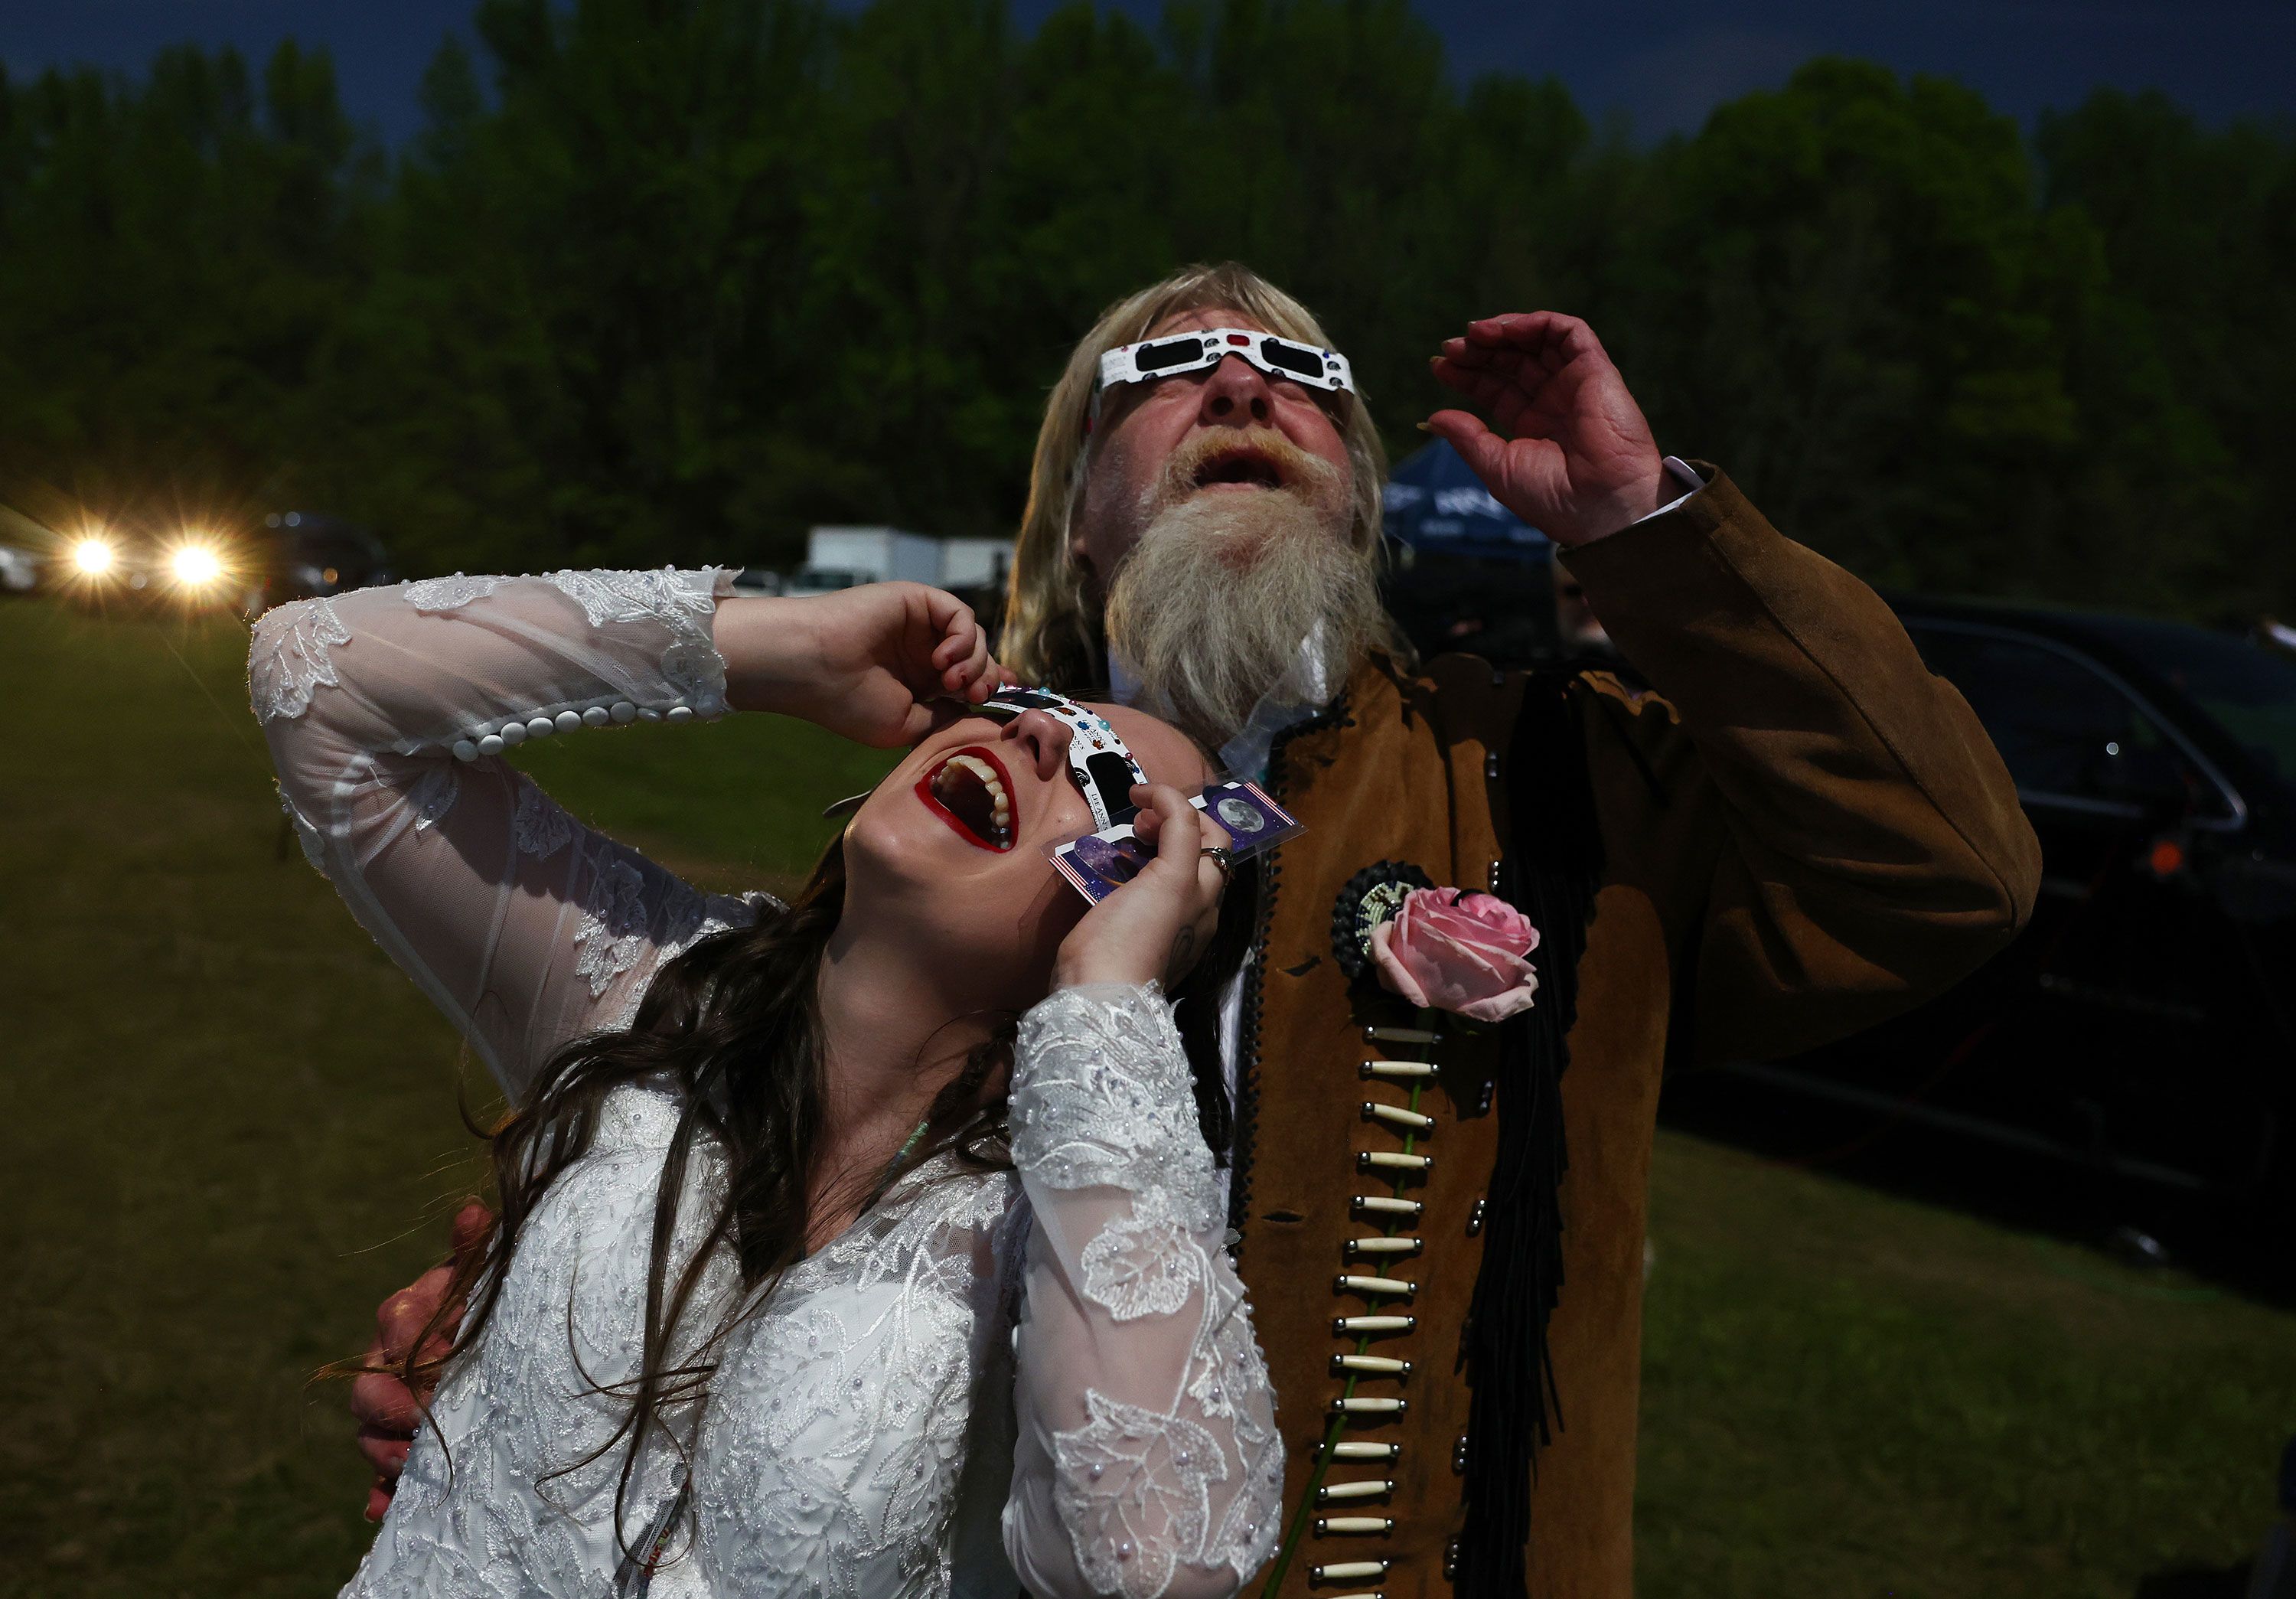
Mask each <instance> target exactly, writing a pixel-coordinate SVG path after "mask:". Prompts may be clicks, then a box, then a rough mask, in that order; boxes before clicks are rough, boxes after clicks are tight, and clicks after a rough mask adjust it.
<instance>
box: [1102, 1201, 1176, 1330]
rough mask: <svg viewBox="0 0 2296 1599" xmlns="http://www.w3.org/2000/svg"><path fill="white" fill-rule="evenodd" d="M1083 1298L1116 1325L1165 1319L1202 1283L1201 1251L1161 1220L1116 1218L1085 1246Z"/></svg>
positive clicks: (1166, 1220) (1173, 1223) (1166, 1219)
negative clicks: (1164, 1317) (1104, 1312)
mask: <svg viewBox="0 0 2296 1599" xmlns="http://www.w3.org/2000/svg"><path fill="white" fill-rule="evenodd" d="M1083 1265H1084V1295H1085V1298H1087V1299H1088V1300H1092V1301H1093V1302H1094V1303H1095V1304H1096V1305H1100V1306H1103V1307H1104V1308H1106V1309H1107V1311H1108V1313H1109V1314H1110V1315H1111V1316H1114V1317H1115V1318H1116V1319H1117V1320H1118V1321H1120V1322H1129V1321H1137V1320H1138V1319H1139V1318H1140V1317H1142V1316H1169V1315H1171V1314H1172V1313H1173V1312H1174V1311H1177V1309H1179V1308H1180V1307H1182V1306H1183V1305H1185V1304H1186V1303H1187V1302H1188V1296H1189V1294H1191V1293H1193V1292H1195V1287H1196V1284H1197V1283H1199V1282H1200V1281H1201V1280H1202V1278H1203V1275H1204V1267H1205V1260H1204V1255H1203V1251H1202V1250H1201V1249H1200V1248H1199V1247H1198V1246H1197V1244H1196V1241H1195V1240H1194V1239H1193V1238H1191V1237H1190V1236H1189V1235H1188V1234H1187V1233H1186V1231H1185V1229H1183V1228H1182V1227H1181V1226H1180V1224H1179V1223H1178V1222H1177V1221H1174V1220H1173V1219H1171V1218H1169V1217H1165V1216H1155V1215H1150V1216H1138V1215H1133V1216H1119V1217H1118V1218H1116V1219H1115V1220H1113V1221H1111V1222H1110V1223H1109V1224H1108V1225H1107V1226H1104V1227H1103V1228H1101V1230H1100V1233H1099V1234H1098V1235H1097V1236H1096V1237H1095V1238H1094V1239H1093V1241H1092V1242H1090V1243H1088V1244H1087V1245H1085V1247H1084V1255H1083Z"/></svg>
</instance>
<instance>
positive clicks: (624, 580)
mask: <svg viewBox="0 0 2296 1599" xmlns="http://www.w3.org/2000/svg"><path fill="white" fill-rule="evenodd" d="M545 581H547V582H548V583H550V584H551V585H552V586H553V587H555V588H556V589H557V590H558V591H559V592H560V593H561V594H564V595H566V597H567V598H569V599H570V600H572V601H573V602H574V603H576V604H578V605H579V606H580V607H581V608H582V614H583V615H584V616H586V617H587V618H588V619H589V621H590V626H592V627H606V626H608V625H609V624H611V623H617V622H652V623H654V624H656V625H657V626H659V627H661V628H662V629H663V630H664V631H665V632H667V633H668V635H669V644H668V646H667V647H665V648H664V650H663V651H662V655H661V674H662V676H663V677H664V678H665V679H666V680H667V681H668V683H669V685H671V686H672V687H673V688H676V690H677V691H678V693H681V694H683V695H684V696H685V699H686V700H687V701H689V702H690V703H691V704H692V705H693V709H695V710H696V711H697V712H700V713H702V714H704V715H716V714H717V712H719V711H722V710H723V709H725V708H726V660H725V657H723V656H721V655H720V654H718V653H717V644H716V643H715V642H714V641H713V640H712V638H711V636H710V629H709V619H710V618H712V617H713V616H715V615H716V614H717V591H716V586H715V585H714V584H713V583H712V581H711V580H710V574H709V573H707V572H681V571H678V570H676V569H675V568H673V567H667V566H666V567H663V568H662V569H661V570H660V571H633V572H578V571H561V572H553V573H551V574H550V575H549V577H548V578H546V579H545Z"/></svg>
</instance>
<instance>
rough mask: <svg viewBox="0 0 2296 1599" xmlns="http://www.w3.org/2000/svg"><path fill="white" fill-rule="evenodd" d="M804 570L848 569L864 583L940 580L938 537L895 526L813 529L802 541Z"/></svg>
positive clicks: (837, 570)
mask: <svg viewBox="0 0 2296 1599" xmlns="http://www.w3.org/2000/svg"><path fill="white" fill-rule="evenodd" d="M805 565H806V570H808V572H850V573H852V574H853V575H854V578H856V579H857V581H860V582H864V583H889V582H893V581H896V580H905V581H907V582H911V583H939V581H940V540H939V539H938V538H929V537H926V536H925V535H923V534H922V533H904V532H902V531H901V530H900V529H898V528H816V529H814V530H813V531H812V533H811V534H810V535H808V537H807V538H806V541H805Z"/></svg>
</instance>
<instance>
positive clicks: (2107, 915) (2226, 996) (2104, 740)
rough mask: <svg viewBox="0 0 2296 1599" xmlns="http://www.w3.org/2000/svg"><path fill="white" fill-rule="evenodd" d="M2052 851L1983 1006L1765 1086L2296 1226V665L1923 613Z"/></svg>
mask: <svg viewBox="0 0 2296 1599" xmlns="http://www.w3.org/2000/svg"><path fill="white" fill-rule="evenodd" d="M1898 611H1899V614H1900V616H1901V617H1902V618H1903V619H1904V621H1905V623H1906V626H1907V630H1908V631H1909V632H1910V633H1911V635H1913V638H1914V641H1915V644H1916V645H1917V646H1918V647H1919V648H1920V650H1921V652H1922V653H1923V658H1924V659H1925V660H1927V661H1928V662H1929V665H1930V667H1931V669H1932V670H1933V671H1935V672H1937V673H1938V674H1939V676H1943V677H1946V678H1947V679H1948V680H1950V681H1951V682H1952V683H1953V684H1954V685H1956V687H1958V688H1959V689H1960V690H1961V692H1962V693H1963V694H1964V696H1966V697H1967V699H1968V700H1969V702H1970V704H1971V706H1972V708H1973V709H1975V711H1976V712H1977V715H1978V717H1979V718H1980V720H1981V721H1983V723H1984V724H1985V726H1986V729H1987V731H1988V732H1989V733H1990V734H1991V735H1992V737H1993V741H1994V743H1995V745H1996V747H1997V748H1998V749H1999V750H2000V751H2001V757H2002V759H2003V760H2004V761H2005V763H2006V765H2007V766H2008V768H2009V771H2010V775H2012V776H2013V778H2014V779H2015V780H2016V783H2017V791H2018V795H2019V798H2020V799H2021V800H2022V801H2023V804H2024V807H2025V812H2026V815H2027V816H2029V817H2030V819H2031V821H2032V824H2033V829H2034V831H2035V832H2036V833H2037V834H2038V836H2039V839H2040V843H2041V853H2042V880H2041V890H2040V898H2039V902H2038V906H2036V909H2035V912H2034V915H2033V920H2032V923H2031V925H2030V927H2028V928H2027V929H2026V931H2024V932H2023V933H2022V934H2021V935H2020V936H2019V937H2018V939H2016V941H2015V942H2014V943H2013V945H2012V946H2011V947H2009V948H2008V949H2007V950H2005V952H2003V953H2002V954H2001V955H1999V956H1998V957H1997V958H1996V959H1995V960H1993V961H1992V962H1990V963H1989V964H1988V965H1987V966H1986V967H1985V968H1984V969H1983V970H1981V971H1980V972H1978V973H1977V974H1976V975H1975V976H1974V977H1972V979H1971V980H1968V981H1967V982H1964V983H1963V984H1962V985H1960V986H1959V987H1958V988H1956V989H1954V990H1953V991H1952V992H1950V993H1948V994H1947V995H1946V996H1943V997H1941V998H1939V999H1938V1000H1936V1001H1933V1002H1931V1004H1929V1005H1923V1006H1922V1007H1921V1008H1920V1009H1918V1010H1916V1011H1915V1012H1913V1013H1910V1014H1909V1015H1907V1016H1906V1017H1904V1018H1902V1019H1900V1020H1898V1021H1893V1022H1890V1023H1888V1024H1886V1025H1884V1026H1882V1027H1880V1028H1877V1029H1873V1030H1871V1031H1868V1032H1866V1033H1864V1034H1861V1035H1859V1036H1858V1037H1855V1038H1852V1039H1849V1040H1848V1041H1847V1042H1845V1043H1842V1044H1839V1045H1835V1046H1830V1047H1828V1048H1826V1049H1824V1050H1820V1051H1817V1052H1816V1053H1815V1054H1810V1055H1808V1056H1804V1057H1802V1058H1800V1059H1799V1060H1794V1061H1790V1062H1781V1063H1763V1064H1755V1065H1749V1066H1744V1067H1736V1068H1732V1069H1731V1070H1739V1071H1743V1072H1747V1073H1750V1074H1751V1075H1753V1076H1756V1077H1759V1078H1763V1079H1765V1080H1767V1081H1770V1082H1773V1083H1776V1084H1781V1085H1784V1086H1787V1087H1793V1088H1797V1089H1800V1090H1804V1091H1807V1092H1810V1093H1815V1094H1819V1095H1826V1096H1829V1097H1832V1098H1834V1099H1837V1100H1845V1101H1848V1102H1849V1103H1853V1104H1857V1105H1862V1106H1866V1107H1869V1108H1871V1109H1873V1110H1874V1111H1882V1112H1887V1113H1888V1114H1890V1115H1892V1116H1902V1117H1907V1118H1910V1119H1916V1120H1923V1121H1929V1122H1932V1123H1937V1124H1940V1125H1944V1126H1948V1127H1952V1128H1959V1129H1961V1130H1963V1131H1964V1132H1970V1133H1975V1134H1979V1135H1981V1136H1987V1137H1989V1138H1993V1139H1997V1140H2000V1141H2005V1142H2007V1143H2010V1144H2018V1145H2021V1146H2024V1147H2026V1148H2029V1149H2031V1150H2034V1151H2037V1152H2045V1153H2047V1154H2051V1155H2056V1156H2062V1157H2066V1158H2069V1159H2071V1160H2077V1161H2083V1162H2090V1163H2093V1164H2095V1166H2097V1167H2100V1168H2106V1169H2112V1170H2115V1171H2118V1172H2121V1173H2126V1174H2132V1175H2135V1176H2137V1177H2144V1178H2150V1179H2153V1180H2157V1181H2160V1182H2164V1183H2168V1184H2172V1185H2177V1186H2180V1187H2185V1188H2202V1189H2208V1190H2213V1191H2216V1192H2217V1193H2221V1194H2226V1195H2234V1196H2239V1197H2241V1198H2243V1199H2244V1200H2254V1201H2261V1202H2263V1203H2265V1204H2267V1205H2268V1206H2270V1207H2272V1209H2273V1214H2274V1217H2275V1218H2276V1219H2278V1220H2281V1221H2284V1222H2289V1223H2296V658H2292V657H2291V656H2289V655H2288V654H2286V653H2284V652H2279V651H2277V650H2274V649H2271V648H2268V647H2266V646H2265V645H2264V644H2261V643H2260V642H2251V640H2248V639H2244V638H2243V637H2241V636H2240V635H2236V634H2230V633H2220V632H2213V631H2210V630H2208V629H2205V628H2202V627H2188V626H2185V625H2183V624H2180V623H2176V622H2165V621H2154V620H2147V619H2137V618H2133V617H2121V616H2103V615H2087V614H2082V613H2077V612H2073V611H2053V610H2041V609H2030V608H2012V607H2005V606H2000V607H1997V606H1992V605H1980V604H1974V603H1944V602H1934V601H1911V600H1907V601H1904V602H1901V603H1898Z"/></svg>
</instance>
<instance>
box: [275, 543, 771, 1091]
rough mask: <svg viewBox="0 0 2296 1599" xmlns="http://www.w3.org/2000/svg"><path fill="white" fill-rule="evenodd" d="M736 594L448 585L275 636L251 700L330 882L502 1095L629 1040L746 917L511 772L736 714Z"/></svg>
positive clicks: (675, 581) (561, 581) (375, 595)
mask: <svg viewBox="0 0 2296 1599" xmlns="http://www.w3.org/2000/svg"><path fill="white" fill-rule="evenodd" d="M729 576H730V574H726V573H720V572H717V571H709V570H705V571H695V572H680V571H672V570H661V571H644V572H559V573H555V574H553V575H552V576H549V577H543V578H465V577H459V576H458V577H454V578H436V579H432V580H430V581H426V582H420V583H410V584H402V585H399V586H396V587H390V588H374V589H366V590H363V591H361V592H359V593H357V594H344V595H340V596H338V597H336V598H333V599H320V600H304V601H300V602H298V603H294V604H291V605H283V606H280V607H278V608H277V609H276V610H274V611H269V612H267V613H266V615H265V616H264V617H263V619H261V620H260V621H259V622H258V623H257V625H256V628H255V641H254V647H253V651H252V652H251V654H250V659H249V663H248V686H249V693H250V699H251V700H252V701H253V703H254V707H255V713H256V716H257V717H258V719H259V720H260V721H261V722H262V724H263V728H264V734H265V736H266V739H267V740H268V741H269V743H270V746H271V752H272V758H273V760H274V762H275V764H276V766H277V767H278V770H279V787H280V796H281V799H282V801H283V804H284V805H285V807H286V809H287V815H288V816H289V818H290V819H291V821H292V822H293V824H294V826H295V830H296V832H297V833H298V834H299V837H300V838H301V840H302V842H303V849H304V853H305V854H306V855H307V856H308V857H310V859H311V862H312V864H313V865H316V866H317V867H318V868H319V869H320V870H321V871H322V872H324V873H326V874H327V876H328V877H329V878H330V879H331V880H332V881H333V882H334V884H335V886H336V887H337V888H338V889H339V890H340V891H341V893H342V895H343V898H344V899H345V900H346V901H348V904H349V906H350V908H351V912H352V914H354V915H356V916H357V918H358V920H359V922H361V924H362V925H364V926H365V928H366V929H367V931H369V932H371V933H373V935H374V938H375V939H376V941H377V942H379V943H380V944H381V946H382V947H383V949H384V950H385V951H386V952H387V953H388V954H389V955H390V957H391V958H392V959H393V960H394V961H396V962H398V964H399V966H400V967H401V968H403V969H404V970H405V971H406V972H407V974H408V975H409V976H410V977H412V978H413V979H414V980H415V982H416V983H417V985H419V986H420V987H421V988H422V990H423V992H424V993H426V994H427V995H429V996H430V998H431V1000H432V1001H433V1002H434V1003H435V1004H437V1005H438V1006H439V1009H441V1010H442V1011H444V1012H445V1013H447V1016H448V1018H449V1019H450V1020H452V1021H454V1022H455V1026H456V1027H457V1028H459V1029H461V1030H462V1032H463V1036H464V1037H467V1038H469V1039H470V1041H471V1045H472V1046H474V1047H475V1048H476V1049H477V1050H478V1051H479V1053H480V1055H481V1056H482V1057H483V1058H484V1059H485V1060H486V1062H487V1063H488V1066H489V1067H490V1068H491V1069H492V1070H493V1071H494V1073H495V1076H496V1078H497V1080H499V1081H500V1082H501V1083H502V1085H503V1087H504V1090H505V1091H506V1092H508V1093H510V1094H511V1095H512V1096H513V1097H515V1096H517V1095H520V1094H521V1093H523V1092H524V1090H525V1088H526V1087H527V1086H528V1085H529V1082H530V1081H531V1079H532V1076H533V1073H534V1071H535V1070H537V1068H538V1067H539V1066H540V1064H541V1063H542V1062H544V1061H545V1059H547V1058H548V1056H549V1054H550V1053H551V1052H552V1051H553V1049H555V1048H556V1047H557V1046H559V1045H560V1044H562V1043H563V1042H564V1041H565V1040H567V1039H568V1038H570V1037H575V1036H576V1035H578V1034H579V1033H582V1032H586V1031H589V1030H592V1029H598V1028H602V1027H612V1026H618V1025H620V1024H622V1023H623V1022H624V1021H627V1016H628V1014H629V1013H630V1012H631V1011H632V1010H633V1009H634V1008H635V1005H636V1002H637V999H638V998H639V997H640V996H642V995H643V994H644V991H645V987H646V984H647V983H648V982H649V981H651V980H652V974H653V972H654V971H655V969H656V968H657V967H658V966H659V965H660V964H661V962H663V961H664V960H666V959H668V957H669V956H670V955H673V954H675V953H676V951H677V950H679V949H682V948H683V947H685V946H686V945H687V944H690V943H691V942H692V941H693V939H695V938H697V937H699V936H701V934H702V933H704V932H706V931H715V930H717V929H718V928H722V927H725V926H728V925H732V924H734V922H739V921H742V920H746V919H747V918H748V916H749V915H750V909H749V907H748V906H745V905H744V904H743V903H742V902H741V901H739V900H734V899H728V898H723V897H705V896H703V895H701V894H700V893H698V892H697V891H695V890H693V889H692V888H690V887H688V886H687V885H686V884H685V883H683V882H681V881H678V880H677V879H676V877H674V876H672V875H671V874H670V873H668V872H666V871H664V870H663V869H662V868H660V866H657V865H654V864H653V863H652V862H651V861H648V860H646V859H645V858H644V857H642V856H640V855H638V854H637V853H636V852H635V851H634V850H631V849H627V848H625V847H623V846H621V845H619V844H616V843H614V842H613V841H612V840H610V839H607V838H604V837H603V836H601V835H599V834H596V833H594V832H591V831H590V830H588V829H587V828H585V827H584V826H582V825H581V824H579V823H578V822H576V821H575V820H574V819H573V818H572V817H570V816H568V815H567V814H566V812H565V811H563V810H562V809H561V808H559V807H558V806H557V805H556V804H555V803H554V802H553V801H552V800H551V799H549V798H548V797H547V796H546V795H545V794H544V793H543V792H542V791H540V790H539V789H537V787H536V786H535V785H534V783H532V782H531V781H529V779H528V778H526V777H525V776H523V775H521V774H520V773H519V772H518V771H517V770H516V769H514V768H513V767H510V766H509V765H507V764H506V763H504V761H502V760H501V759H500V758H499V755H500V753H501V751H502V750H504V749H507V748H511V747H513V746H515V745H517V744H519V743H521V742H525V741H526V740H527V739H529V738H543V737H562V736H568V735H572V734H578V733H579V732H581V731H582V730H585V729H590V728H600V727H607V726H613V725H615V724H618V723H627V722H635V721H642V720H643V721H671V722H676V721H685V720H688V719H693V718H697V717H701V718H706V717H716V716H718V715H721V714H723V713H724V711H725V709H726V661H725V659H724V658H723V657H722V656H721V655H720V654H719V653H718V652H717V647H716V645H715V644H714V642H713V638H712V628H713V623H714V619H715V616H716V612H717V605H718V601H719V599H720V597H721V596H722V595H723V594H726V584H727V578H728V577H729Z"/></svg>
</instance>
